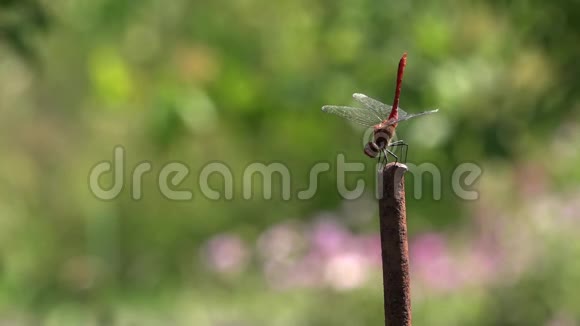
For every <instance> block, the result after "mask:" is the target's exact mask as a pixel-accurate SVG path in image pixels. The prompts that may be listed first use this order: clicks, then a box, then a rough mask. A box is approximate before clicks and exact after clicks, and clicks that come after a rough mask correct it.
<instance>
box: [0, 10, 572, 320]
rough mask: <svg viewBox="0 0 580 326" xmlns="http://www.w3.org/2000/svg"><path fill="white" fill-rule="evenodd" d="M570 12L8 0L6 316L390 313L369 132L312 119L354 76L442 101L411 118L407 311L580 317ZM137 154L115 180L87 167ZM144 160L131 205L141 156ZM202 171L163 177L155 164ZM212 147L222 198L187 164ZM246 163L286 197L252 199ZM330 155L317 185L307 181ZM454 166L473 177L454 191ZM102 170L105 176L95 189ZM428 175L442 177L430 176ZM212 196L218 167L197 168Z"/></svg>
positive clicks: (412, 104) (347, 94) (339, 97)
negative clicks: (345, 193)
mask: <svg viewBox="0 0 580 326" xmlns="http://www.w3.org/2000/svg"><path fill="white" fill-rule="evenodd" d="M578 17H580V5H579V4H578V3H577V2H576V1H571V0H564V1H557V2H548V1H539V0H529V1H523V0H516V1H457V0H455V1H454V0H449V1H443V2H440V3H438V4H434V3H431V2H428V1H412V2H411V1H406V2H384V1H375V0H364V1H359V2H356V3H355V2H351V1H343V0H340V1H328V0H309V1H305V0H299V1H290V0H281V1H276V2H272V1H265V0H240V1H223V0H216V1H210V2H206V1H186V0H174V1H161V0H143V1H126V0H94V1H79V0H52V1H48V0H2V1H0V153H1V154H0V155H1V160H0V193H1V195H0V324H1V325H59V326H60V325H167V324H170V325H280V326H283V325H292V326H294V325H329V326H330V325H333V326H335V325H382V323H383V310H382V309H383V308H382V280H381V274H380V249H379V248H380V247H379V243H378V210H377V204H376V202H375V200H374V199H373V189H372V188H373V187H370V186H369V187H368V188H367V192H366V193H365V195H363V196H362V197H361V198H360V199H357V200H344V199H342V198H341V196H340V194H339V192H338V191H337V179H336V173H335V172H336V171H335V167H336V163H335V162H336V157H337V155H338V154H340V153H342V154H344V155H345V157H346V160H347V161H351V162H354V161H358V162H365V164H366V167H367V168H366V169H365V171H364V172H358V173H351V174H350V175H349V176H348V178H347V186H348V187H349V189H352V188H354V186H355V184H356V181H357V179H364V180H365V181H366V182H367V184H369V185H373V184H374V183H373V180H374V178H375V167H374V164H375V161H374V160H367V159H366V157H364V156H363V154H362V134H363V130H361V129H360V128H358V127H356V126H354V125H352V124H349V123H348V122H347V121H345V120H342V119H339V118H337V117H335V116H331V115H327V114H324V113H322V112H321V111H320V108H321V106H322V105H324V104H342V105H348V104H352V99H351V94H352V93H354V92H362V93H365V94H369V95H370V96H373V97H375V98H377V99H380V100H383V101H384V102H387V103H389V102H391V101H392V96H393V91H394V83H395V74H396V67H397V63H398V60H399V58H400V56H401V54H402V53H403V52H405V51H407V52H408V53H409V57H408V65H407V70H406V75H405V80H404V85H403V91H402V100H401V106H402V107H404V108H406V109H407V110H408V111H410V112H418V111H421V110H424V109H428V108H435V107H437V108H440V113H438V114H437V115H434V116H430V117H428V118H422V119H417V120H413V121H410V122H408V123H405V124H401V125H400V127H399V128H398V129H399V136H400V137H401V138H403V139H405V140H407V142H408V143H410V150H409V161H410V162H412V163H415V164H420V163H424V162H430V163H433V164H435V165H436V166H437V167H438V168H439V169H440V171H441V173H442V195H441V198H440V199H439V200H437V199H434V198H433V197H434V196H433V191H432V180H431V179H430V178H429V177H428V176H426V177H425V180H424V183H423V189H422V191H423V196H422V197H421V198H414V196H413V194H414V191H415V189H414V182H413V181H414V180H413V179H412V177H409V178H407V180H406V181H407V212H408V215H407V218H408V223H409V233H410V244H409V246H410V254H411V270H412V275H411V276H412V297H413V321H414V324H415V325H549V326H567V325H578V324H580V287H579V285H578V284H580V261H579V260H578V257H580V240H579V239H580V187H579V184H580V165H579V164H578V162H580V150H579V148H580V110H579V108H580V100H579V97H578V95H579V91H578V89H579V86H580V81H579V80H578V76H579V75H580V66H579V65H578V62H577V61H578V55H579V54H580V42H579V40H580V20H579V19H578ZM116 145H122V146H123V147H124V148H125V150H126V167H125V172H126V173H125V175H124V180H125V181H126V185H125V187H124V188H123V191H122V192H121V193H120V194H119V196H118V197H117V198H116V199H114V200H110V201H103V200H100V199H98V198H96V197H95V196H94V195H93V194H92V193H91V192H90V190H89V186H88V178H89V177H88V176H89V171H90V170H91V168H92V167H93V166H95V165H96V164H97V163H98V162H101V161H105V160H106V161H112V159H113V148H114V146H116ZM142 161H149V162H150V163H151V164H152V167H153V168H152V171H151V172H149V173H148V174H146V175H145V176H144V177H143V195H142V199H141V200H138V201H137V200H133V199H132V198H131V186H130V184H129V182H130V180H131V175H130V172H131V171H132V169H133V167H134V166H135V165H136V164H137V163H139V162H142ZM173 161H180V162H183V163H186V164H187V165H188V166H189V167H190V168H191V173H190V174H189V175H188V176H187V178H186V179H185V181H184V182H183V183H182V184H181V185H180V186H179V187H176V188H179V189H188V190H190V191H192V193H193V199H192V200H190V201H171V200H168V199H166V198H165V197H164V196H163V195H162V194H161V192H160V191H159V189H158V186H157V185H156V184H157V177H158V174H159V171H160V169H161V168H162V167H163V165H164V164H166V163H168V162H173ZM216 161H218V162H223V163H224V164H226V165H227V166H228V167H229V168H230V169H231V171H232V172H233V174H234V192H233V199H231V200H227V199H223V197H222V199H220V200H210V199H207V198H205V197H204V196H203V194H202V192H201V191H200V188H199V178H198V175H199V171H200V170H201V169H202V168H203V167H204V166H205V165H206V164H208V163H209V162H216ZM253 162H264V163H271V162H280V163H283V164H285V165H286V166H287V167H288V168H289V169H290V171H291V189H292V199H291V200H289V201H287V200H283V198H282V196H281V195H280V190H279V189H280V187H279V186H280V179H279V178H278V177H274V179H273V180H274V186H273V188H274V196H273V198H272V199H270V200H264V199H261V198H262V197H261V196H260V195H259V194H260V193H261V191H262V190H263V189H261V187H259V186H257V187H256V189H255V190H256V193H257V194H258V195H257V196H255V197H254V198H252V199H249V200H244V199H243V197H242V173H243V171H244V168H245V167H246V166H247V165H248V164H250V163H253ZM317 162H328V163H330V165H331V171H330V172H327V173H323V174H321V175H320V177H319V180H318V191H317V192H316V194H315V195H314V197H313V198H312V199H309V200H299V199H298V198H297V196H296V193H297V192H298V191H299V190H302V189H304V188H306V187H307V186H308V184H309V171H310V168H311V167H312V166H313V165H314V164H315V163H317ZM463 162H473V163H476V164H477V165H478V166H480V167H481V168H482V170H483V175H482V176H481V177H480V178H479V179H478V181H477V183H476V184H475V186H474V187H472V188H471V189H475V190H477V191H478V192H479V198H478V199H477V200H474V201H465V200H462V199H460V198H458V197H457V196H456V195H454V193H453V191H452V189H451V174H452V173H453V171H454V169H455V167H456V166H457V165H458V164H460V163H463ZM111 180H112V176H110V175H107V176H104V177H103V178H102V180H101V182H103V184H104V185H106V184H107V183H109V184H110V183H111ZM430 180H431V181H430ZM210 184H211V185H212V187H214V189H217V190H219V191H220V192H222V194H223V190H224V188H223V187H224V186H223V179H222V178H221V177H220V176H219V175H217V174H216V175H212V176H211V177H210Z"/></svg>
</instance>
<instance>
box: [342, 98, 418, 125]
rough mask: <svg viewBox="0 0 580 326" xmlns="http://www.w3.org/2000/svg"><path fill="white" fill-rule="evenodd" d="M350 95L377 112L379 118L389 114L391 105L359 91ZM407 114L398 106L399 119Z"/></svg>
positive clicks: (385, 117)
mask: <svg viewBox="0 0 580 326" xmlns="http://www.w3.org/2000/svg"><path fill="white" fill-rule="evenodd" d="M352 97H353V98H354V99H355V100H357V101H358V102H359V103H361V104H363V105H364V106H366V107H367V108H369V109H371V110H373V111H375V112H377V113H378V115H379V117H380V118H381V120H386V119H387V118H388V117H389V115H390V114H391V109H392V108H393V106H391V105H388V104H385V103H383V102H381V101H378V100H375V99H374V98H372V97H369V96H366V95H365V94H361V93H354V94H352ZM407 115H408V113H407V112H405V111H404V110H403V109H401V107H399V119H403V118H404V117H406V116H407Z"/></svg>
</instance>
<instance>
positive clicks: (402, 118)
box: [389, 109, 439, 125]
mask: <svg viewBox="0 0 580 326" xmlns="http://www.w3.org/2000/svg"><path fill="white" fill-rule="evenodd" d="M401 112H404V111H402V110H401V109H399V119H397V120H396V121H393V122H391V123H389V125H392V124H395V123H399V122H401V121H405V120H409V119H412V118H416V117H420V116H422V115H427V114H433V113H436V112H439V109H436V110H431V111H425V112H421V113H415V114H408V113H406V112H405V114H403V115H402V114H401Z"/></svg>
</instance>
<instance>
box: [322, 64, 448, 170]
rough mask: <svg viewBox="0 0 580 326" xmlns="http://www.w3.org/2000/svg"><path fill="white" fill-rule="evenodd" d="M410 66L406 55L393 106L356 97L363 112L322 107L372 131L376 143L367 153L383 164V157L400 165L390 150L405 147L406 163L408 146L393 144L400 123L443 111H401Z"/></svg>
mask: <svg viewBox="0 0 580 326" xmlns="http://www.w3.org/2000/svg"><path fill="white" fill-rule="evenodd" d="M406 65H407V53H404V54H403V56H402V57H401V60H400V61H399V68H398V71H397V86H396V88H395V98H394V100H393V105H392V106H391V105H387V104H385V103H382V102H380V101H378V100H375V99H373V98H371V97H369V96H367V95H364V94H361V93H354V94H353V95H352V97H353V98H354V99H355V100H356V101H357V102H359V103H360V104H362V106H363V107H362V108H359V107H350V106H337V105H325V106H323V107H322V111H324V112H326V113H332V114H335V115H338V116H340V117H342V118H345V119H347V120H350V121H352V122H355V123H358V124H360V125H362V126H365V127H367V128H369V127H372V128H373V139H372V140H371V141H369V142H368V143H367V144H366V145H365V148H364V153H365V155H367V156H369V157H371V158H377V157H378V159H379V162H381V157H384V160H385V161H388V157H387V154H390V155H392V156H393V157H394V158H395V160H396V162H398V160H399V157H398V156H397V155H395V153H393V151H391V150H389V148H391V149H393V150H394V147H396V146H404V147H405V161H406V155H407V149H408V145H407V144H406V143H405V142H404V141H403V140H397V141H393V139H394V137H395V129H396V128H397V125H398V123H399V122H402V121H406V120H409V119H413V118H416V117H421V116H424V115H428V114H433V113H436V112H438V111H439V109H435V110H430V111H424V112H420V113H414V114H412V113H407V112H405V111H404V110H403V109H401V108H400V107H399V98H400V96H401V87H402V84H403V72H404V70H405V66H406ZM401 152H402V150H401Z"/></svg>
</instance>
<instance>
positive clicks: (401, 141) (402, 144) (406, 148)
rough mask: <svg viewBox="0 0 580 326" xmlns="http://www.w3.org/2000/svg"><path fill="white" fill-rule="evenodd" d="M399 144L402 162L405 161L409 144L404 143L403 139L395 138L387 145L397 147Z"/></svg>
mask: <svg viewBox="0 0 580 326" xmlns="http://www.w3.org/2000/svg"><path fill="white" fill-rule="evenodd" d="M399 146H400V147H402V148H401V156H402V157H403V161H402V162H403V163H407V152H408V151H409V145H407V143H405V141H403V140H397V141H396V142H393V143H391V144H389V147H399ZM403 148H404V150H403Z"/></svg>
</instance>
